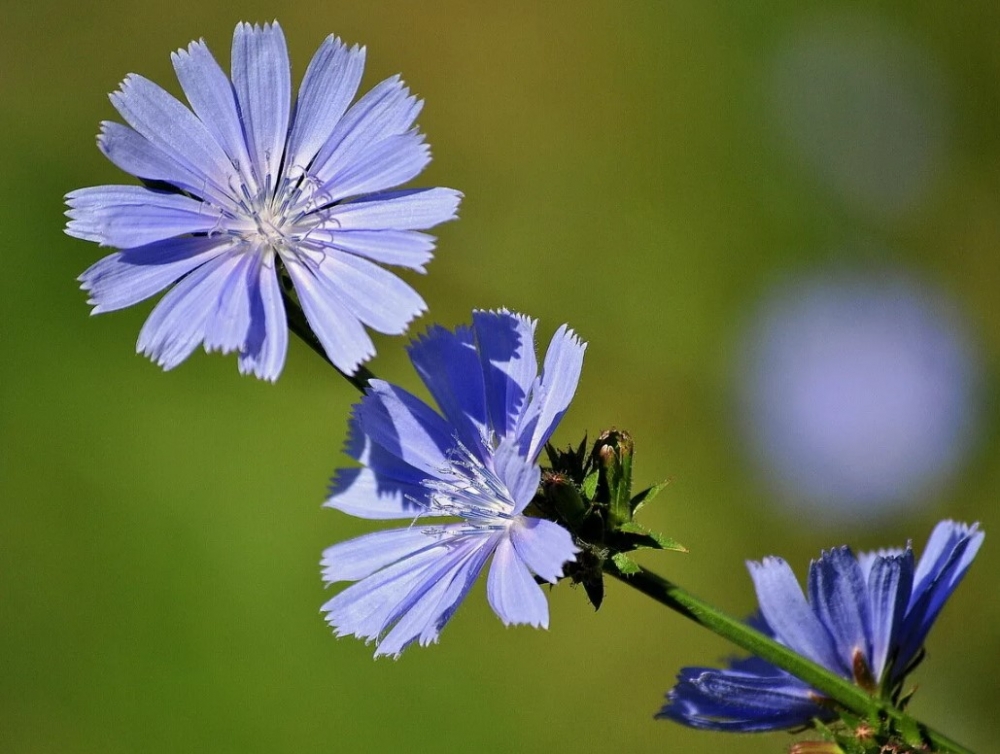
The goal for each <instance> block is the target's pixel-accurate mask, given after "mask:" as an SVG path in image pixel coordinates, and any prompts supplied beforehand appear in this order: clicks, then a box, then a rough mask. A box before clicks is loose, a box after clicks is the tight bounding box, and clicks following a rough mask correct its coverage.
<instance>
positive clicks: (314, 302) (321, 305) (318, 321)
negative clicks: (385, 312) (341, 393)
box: [285, 259, 375, 374]
mask: <svg viewBox="0 0 1000 754" xmlns="http://www.w3.org/2000/svg"><path fill="white" fill-rule="evenodd" d="M285 268H286V269H287V270H288V274H289V275H290V276H291V278H292V283H293V284H294V285H295V290H296V291H297V292H298V294H299V303H300V304H302V311H303V312H305V315H306V319H307V320H308V321H309V326H310V327H311V328H312V331H313V332H314V333H315V334H316V337H317V338H319V342H320V343H322V345H323V350H325V351H326V353H327V356H329V357H330V361H332V362H333V365H334V366H335V367H337V369H339V370H341V371H342V372H345V373H347V374H354V372H356V371H357V369H358V366H359V365H360V364H361V363H362V362H363V361H367V360H368V359H370V358H371V357H372V356H374V355H375V344H374V343H372V339H371V338H370V337H369V336H368V333H366V332H365V328H364V327H363V326H362V325H361V321H360V320H359V319H358V318H357V316H355V314H354V313H353V312H352V311H350V310H349V309H348V308H347V307H346V306H345V305H344V304H343V303H342V302H340V301H338V300H337V299H336V298H334V297H333V296H331V295H330V294H329V291H328V286H327V285H326V284H325V281H324V279H323V276H322V275H318V274H317V273H316V270H315V269H314V267H311V266H306V265H304V264H302V263H300V262H298V261H294V262H293V261H292V260H290V259H286V260H285Z"/></svg>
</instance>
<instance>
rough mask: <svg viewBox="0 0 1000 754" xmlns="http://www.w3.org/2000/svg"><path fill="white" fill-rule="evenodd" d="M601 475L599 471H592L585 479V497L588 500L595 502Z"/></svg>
mask: <svg viewBox="0 0 1000 754" xmlns="http://www.w3.org/2000/svg"><path fill="white" fill-rule="evenodd" d="M599 476H600V474H599V473H598V472H597V471H591V472H590V473H589V474H587V476H586V477H584V479H583V497H584V499H586V500H593V499H594V495H596V494H597V478H598V477H599Z"/></svg>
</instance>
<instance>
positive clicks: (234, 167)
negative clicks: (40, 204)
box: [66, 23, 460, 380]
mask: <svg viewBox="0 0 1000 754" xmlns="http://www.w3.org/2000/svg"><path fill="white" fill-rule="evenodd" d="M172 59H173V63H174V69H175V70H176V72H177V78H178V79H179V81H180V84H181V88H182V89H183V90H184V94H185V95H186V97H187V100H188V103H189V104H190V108H188V107H187V106H185V105H184V104H183V103H181V102H180V101H179V100H177V99H175V98H174V97H172V96H171V95H170V94H168V93H167V92H166V91H164V90H163V89H161V88H160V87H159V86H157V85H156V84H154V83H152V82H151V81H149V80H147V79H145V78H143V77H142V76H137V75H134V74H133V75H129V76H128V77H126V79H125V80H124V81H123V82H122V84H121V87H120V89H119V91H117V92H115V93H114V94H112V95H111V102H112V103H113V104H114V106H115V107H116V108H117V109H118V112H119V113H121V115H122V117H123V118H124V119H125V121H126V122H127V123H128V124H129V125H128V126H125V125H122V124H120V123H113V122H105V123H103V124H102V127H101V134H100V136H99V137H98V145H99V147H100V148H101V151H102V152H104V154H105V155H106V156H107V157H108V159H110V160H111V161H112V162H113V163H114V164H115V165H117V166H118V167H119V168H121V169H122V170H125V171H126V172H128V173H131V174H132V175H135V176H137V177H138V178H140V179H142V181H143V183H144V184H145V185H144V186H97V187H93V188H85V189H80V190H78V191H74V192H72V193H70V194H69V195H68V196H67V197H66V200H67V203H68V205H69V207H70V209H69V211H68V212H67V215H68V216H69V218H70V222H69V223H68V225H67V227H66V232H67V233H69V234H70V235H71V236H76V237H77V238H83V239H86V240H89V241H97V242H98V243H100V244H101V245H102V246H112V247H115V248H117V249H120V250H121V251H119V252H117V253H115V254H112V255H111V256H108V257H105V258H104V259H102V260H101V261H99V262H98V263H97V264H95V265H94V266H92V267H91V268H90V269H88V270H87V271H86V272H84V273H83V275H81V276H80V280H81V281H82V284H83V285H82V287H83V289H84V290H86V291H89V293H90V300H89V303H91V304H93V306H94V309H93V312H94V313H95V314H96V313H99V312H107V311H112V310H115V309H121V308H124V307H127V306H131V305H132V304H135V303H138V302H140V301H143V300H144V299H147V298H149V297H150V296H153V295H155V294H157V293H159V292H161V291H163V290H164V289H165V288H167V287H169V286H171V285H173V288H172V289H171V290H170V291H169V292H168V293H167V294H166V295H165V296H164V297H163V299H162V300H161V301H160V303H159V304H158V305H157V306H156V307H155V308H154V309H153V312H152V313H151V314H150V316H149V319H147V320H146V324H145V325H144V326H143V328H142V332H141V333H140V334H139V342H138V350H139V351H141V352H142V353H144V354H146V355H148V356H149V357H150V358H152V359H153V360H154V361H156V363H158V364H159V365H161V366H162V367H163V368H164V369H170V368H172V367H174V366H177V365H178V364H179V363H181V362H182V361H183V360H184V359H186V358H187V357H188V356H189V355H190V354H191V352H192V351H194V349H195V348H197V346H198V345H199V344H201V343H204V346H205V349H206V350H207V351H215V350H218V351H222V352H223V353H229V352H232V351H236V352H237V353H238V354H239V368H240V371H241V372H242V373H253V374H255V375H256V376H258V377H260V378H263V379H267V380H274V379H276V378H277V377H278V375H279V374H280V372H281V369H282V366H283V365H284V361H285V352H286V349H287V345H288V333H287V328H286V322H285V309H284V304H283V302H282V298H281V290H280V288H279V285H280V283H279V274H278V273H279V272H280V271H282V270H283V271H284V273H285V274H287V276H288V278H289V279H290V280H291V282H292V284H293V285H294V287H295V291H296V293H297V295H298V298H299V302H300V303H301V305H302V308H303V310H304V311H305V315H306V318H307V319H308V321H309V324H310V326H311V327H312V329H313V331H314V332H315V333H316V335H317V337H318V338H319V340H320V342H321V343H322V344H323V348H324V349H325V350H326V353H327V355H328V356H329V357H330V360H331V361H332V362H333V363H334V364H335V365H336V366H337V367H338V368H339V369H341V370H342V371H344V372H348V373H353V372H354V371H356V369H357V367H358V365H359V364H361V363H362V362H363V361H365V360H367V359H369V358H371V357H372V356H373V355H374V353H375V349H374V346H373V345H372V341H371V338H370V337H369V336H368V333H367V332H366V330H365V326H368V327H370V328H372V329H374V330H377V331H379V332H384V333H393V334H396V333H402V332H404V331H405V330H406V327H407V325H408V323H409V322H410V320H411V319H413V317H415V316H416V315H417V314H419V313H420V312H421V311H423V310H424V308H425V306H424V302H423V300H422V299H421V298H420V296H419V295H418V294H417V293H416V291H414V290H413V289H412V288H411V287H410V286H409V285H407V284H406V283H404V282H403V281H402V280H401V279H399V278H398V277H396V276H395V275H394V274H392V273H390V272H387V271H386V270H385V269H383V268H382V267H381V266H380V265H381V264H392V265H398V266H401V267H407V268H410V269H413V270H417V271H420V272H422V271H423V265H424V264H426V263H427V262H428V261H429V260H430V258H431V250H432V249H433V247H434V239H433V238H432V237H431V236H428V235H426V234H425V233H422V232H420V231H422V230H426V229H428V228H431V227H433V226H435V225H437V224H438V223H441V222H444V221H445V220H450V219H452V218H454V217H455V210H456V208H457V206H458V202H459V197H460V194H459V193H458V192H456V191H453V190H451V189H444V188H433V189H419V190H418V189H412V190H403V191H401V190H389V189H393V188H394V187H396V186H399V185H400V184H403V183H406V182H407V181H409V180H410V179H412V178H414V177H415V176H416V175H417V174H419V173H420V171H421V170H423V168H424V167H425V166H426V165H427V163H428V162H429V161H430V153H429V150H428V147H427V145H426V144H425V143H424V139H423V136H422V135H421V134H420V132H419V131H418V130H417V129H416V128H415V127H414V125H413V124H414V121H415V119H416V117H417V114H418V113H419V112H420V109H421V104H422V103H421V102H420V100H418V99H417V98H415V97H413V96H412V95H410V93H409V91H408V90H407V88H406V87H405V86H404V85H403V83H402V82H401V81H400V80H399V77H398V76H394V77H392V78H389V79H386V80H385V81H383V82H382V83H380V84H378V85H377V86H376V87H375V88H374V89H372V90H371V91H370V92H368V93H367V94H366V95H365V96H363V97H362V98H361V99H359V100H358V101H357V102H356V103H355V104H354V105H353V106H352V105H351V100H352V99H354V95H355V93H356V92H357V89H358V85H359V83H360V81H361V74H362V71H363V69H364V62H365V51H364V49H363V48H360V49H359V48H358V47H356V46H355V47H352V48H348V47H347V46H346V45H345V44H344V43H343V42H341V41H340V40H339V39H337V38H336V37H333V36H330V37H328V38H327V39H326V40H325V41H324V42H323V44H322V45H320V48H319V50H318V51H317V52H316V55H315V56H314V57H313V59H312V62H311V63H310V64H309V67H308V69H307V70H306V73H305V77H304V78H303V80H302V85H301V86H300V87H299V94H298V98H297V99H296V100H295V101H294V102H293V97H292V87H291V74H290V66H289V60H288V49H287V47H286V45H285V38H284V35H283V34H282V31H281V27H280V26H278V24H277V23H274V24H270V25H265V26H264V27H263V28H261V27H258V26H250V25H249V24H240V25H238V26H237V27H236V31H235V33H234V35H233V51H232V80H231V81H230V78H228V77H227V76H226V74H225V73H224V72H223V70H222V69H221V68H220V67H219V64H218V63H217V62H216V61H215V58H214V57H212V54H211V53H210V52H209V50H208V47H206V45H205V43H204V42H192V43H191V45H190V46H189V47H188V48H187V49H186V50H179V51H177V52H176V53H174V55H173V56H172ZM174 284H176V285H174Z"/></svg>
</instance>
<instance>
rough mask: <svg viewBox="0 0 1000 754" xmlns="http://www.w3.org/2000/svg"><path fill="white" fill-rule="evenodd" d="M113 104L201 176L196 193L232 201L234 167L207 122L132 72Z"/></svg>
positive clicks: (139, 129)
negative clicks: (199, 186) (207, 126)
mask: <svg viewBox="0 0 1000 754" xmlns="http://www.w3.org/2000/svg"><path fill="white" fill-rule="evenodd" d="M110 97H111V103H112V104H113V105H114V106H115V108H116V109H117V110H118V112H119V113H121V115H122V117H123V118H124V119H125V120H126V121H127V122H128V124H129V125H130V126H132V128H134V129H135V130H136V131H138V132H139V133H140V134H142V135H143V136H145V137H146V139H148V140H149V141H150V142H151V143H152V144H154V145H155V146H157V147H158V148H159V149H161V150H162V151H164V152H166V153H167V155H169V156H170V157H171V158H172V159H174V160H175V161H176V162H178V163H179V164H180V165H181V167H183V168H185V169H186V170H187V171H188V172H189V173H191V174H193V175H195V176H198V177H200V178H201V179H202V181H201V184H202V185H201V189H200V190H199V191H197V192H196V195H197V196H202V197H205V198H210V199H213V200H214V201H215V202H216V203H217V204H219V205H226V204H229V203H230V202H231V199H230V196H231V189H230V184H231V183H232V181H231V178H232V176H233V173H234V171H233V166H232V162H231V161H230V159H229V157H228V156H227V155H226V153H225V152H224V151H223V150H222V147H221V146H219V143H218V142H217V141H216V140H215V138H214V137H213V136H212V134H211V133H209V131H208V129H207V128H205V124H204V123H202V122H201V121H200V120H198V118H197V117H196V116H195V114H194V113H192V112H191V111H190V110H189V109H188V108H187V107H185V106H184V105H183V104H182V103H181V102H180V101H178V100H177V99H175V98H174V97H172V96H171V95H170V94H167V92H166V91H165V90H163V89H161V88H160V87H159V86H157V85H156V84H154V83H153V82H152V81H150V80H149V79H146V78H143V77H142V76H139V75H137V74H134V73H133V74H129V75H128V76H126V77H125V80H124V81H122V83H121V85H120V87H119V90H118V91H117V92H113V93H112V94H111V95H110Z"/></svg>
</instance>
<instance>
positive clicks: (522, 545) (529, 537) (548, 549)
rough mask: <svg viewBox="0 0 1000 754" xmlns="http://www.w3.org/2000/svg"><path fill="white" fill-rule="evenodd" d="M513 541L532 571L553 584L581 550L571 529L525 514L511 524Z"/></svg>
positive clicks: (520, 555)
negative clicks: (567, 529) (574, 539)
mask: <svg viewBox="0 0 1000 754" xmlns="http://www.w3.org/2000/svg"><path fill="white" fill-rule="evenodd" d="M510 541H511V542H512V543H513V545H514V549H515V550H517V555H518V557H519V558H520V559H521V560H522V561H523V562H524V564H525V565H527V566H528V568H530V569H531V571H532V573H534V574H535V575H537V576H539V577H541V578H543V579H545V580H546V581H548V582H549V583H550V584H555V583H556V582H557V581H559V579H561V578H562V576H563V566H565V565H566V563H568V562H569V561H571V560H573V558H574V556H575V555H576V554H577V553H578V552H580V548H579V547H577V546H576V545H575V544H574V543H573V537H572V536H571V535H570V533H569V532H568V531H566V530H565V529H563V528H562V527H561V526H559V524H555V523H552V522H551V521H546V520H544V519H541V518H528V517H522V518H521V519H520V520H519V521H517V522H516V523H515V524H514V525H512V526H511V527H510Z"/></svg>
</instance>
